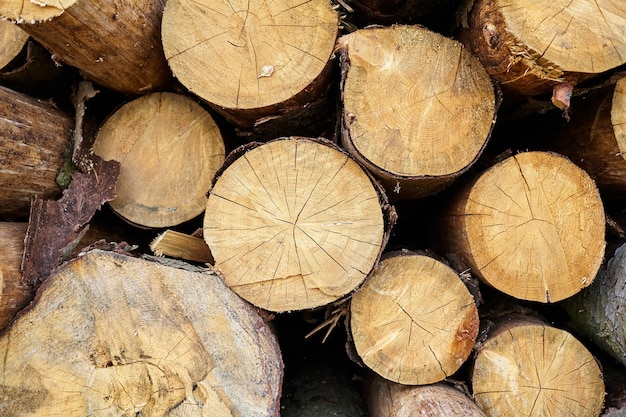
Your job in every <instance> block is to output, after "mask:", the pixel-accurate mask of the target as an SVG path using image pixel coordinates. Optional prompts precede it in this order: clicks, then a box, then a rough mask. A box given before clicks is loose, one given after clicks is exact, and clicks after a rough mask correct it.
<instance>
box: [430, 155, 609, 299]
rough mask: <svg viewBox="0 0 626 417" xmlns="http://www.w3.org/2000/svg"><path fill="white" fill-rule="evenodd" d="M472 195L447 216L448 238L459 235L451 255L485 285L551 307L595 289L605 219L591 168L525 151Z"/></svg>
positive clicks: (483, 181)
mask: <svg viewBox="0 0 626 417" xmlns="http://www.w3.org/2000/svg"><path fill="white" fill-rule="evenodd" d="M466 190H467V191H466V194H464V195H463V194H459V196H458V197H457V199H456V201H455V202H454V203H453V204H452V206H453V207H452V209H451V211H450V212H448V213H447V214H446V216H445V217H444V228H443V230H442V234H446V233H449V234H450V237H452V236H455V237H453V238H452V240H454V242H453V243H452V247H449V248H448V249H449V250H450V251H451V252H457V253H459V254H460V255H461V256H462V257H464V260H465V262H466V263H467V264H468V265H470V266H471V267H472V269H473V270H474V272H476V274H477V275H478V276H479V277H480V278H482V279H483V281H485V282H486V283H488V284H489V285H491V286H493V287H495V288H496V289H498V290H500V291H502V292H505V293H507V294H509V295H511V296H513V297H516V298H519V299H523V300H532V301H539V302H544V303H545V302H556V301H560V300H563V299H565V298H568V297H570V296H572V295H574V294H576V293H577V292H579V291H580V290H581V289H582V288H585V287H587V286H589V285H590V284H591V282H592V281H593V279H594V277H595V275H596V273H597V271H598V270H599V268H600V265H601V264H602V259H603V256H604V248H605V238H604V233H605V226H604V224H605V220H604V219H605V216H604V208H603V205H602V201H601V199H600V195H599V193H598V191H597V189H596V187H595V184H594V182H593V180H591V178H589V176H588V175H587V174H586V173H585V172H584V171H583V170H581V169H580V168H578V167H577V166H576V165H574V164H573V163H572V162H570V161H569V160H568V159H566V158H564V157H562V156H560V155H557V154H553V153H548V152H527V153H521V154H518V155H515V156H513V157H510V158H507V159H505V160H504V161H502V162H500V163H499V164H496V165H494V166H493V167H492V168H491V169H489V170H487V171H486V172H485V173H483V174H482V175H481V176H480V177H479V178H478V179H477V180H476V181H475V182H474V183H472V184H471V185H470V186H469V187H468V188H467V189H466ZM442 237H443V238H444V240H448V241H449V242H450V239H448V238H447V237H446V236H442Z"/></svg>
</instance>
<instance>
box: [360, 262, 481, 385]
mask: <svg viewBox="0 0 626 417" xmlns="http://www.w3.org/2000/svg"><path fill="white" fill-rule="evenodd" d="M350 333H351V335H352V340H353V342H354V346H355V348H356V352H357V354H358V355H359V357H360V358H361V360H362V361H363V362H364V363H365V365H367V366H368V367H369V368H371V369H372V370H373V371H375V372H376V373H378V374H379V375H381V376H382V377H384V378H386V379H388V380H391V381H394V382H398V383H401V384H408V385H416V384H420V385H423V384H431V383H434V382H438V381H442V380H443V379H445V378H446V377H448V376H450V375H452V374H453V373H455V372H456V371H457V369H459V367H460V366H461V365H462V364H463V362H465V360H466V359H467V358H468V356H469V354H470V352H471V351H472V348H473V347H474V341H475V339H476V336H477V335H478V309H477V307H476V304H475V303H474V299H473V298H472V296H471V294H470V293H469V291H468V290H467V288H466V287H465V284H463V282H462V281H461V279H460V278H459V276H458V275H457V274H456V272H455V271H454V270H452V269H451V268H450V267H448V266H447V265H445V264H443V263H441V262H439V261H437V260H436V259H433V258H431V257H429V256H425V255H421V254H416V253H410V252H400V253H394V255H393V256H389V257H387V258H385V259H383V260H382V261H381V262H380V264H379V265H378V266H377V267H376V269H375V270H374V272H373V273H372V276H371V277H370V278H369V279H368V280H367V281H366V282H365V284H364V285H363V288H361V289H360V290H359V291H357V292H356V293H355V294H354V295H353V296H352V300H351V303H350Z"/></svg>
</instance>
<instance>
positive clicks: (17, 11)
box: [0, 0, 172, 94]
mask: <svg viewBox="0 0 626 417" xmlns="http://www.w3.org/2000/svg"><path fill="white" fill-rule="evenodd" d="M163 3H164V2H163V1H161V0H158V1H153V0H124V1H94V0H69V1H66V2H58V1H48V2H45V3H44V2H23V1H21V0H9V1H5V2H2V4H0V16H3V17H5V18H7V19H10V20H12V21H14V22H17V23H18V24H19V26H20V28H22V29H23V30H24V31H25V32H27V33H28V34H30V35H31V36H32V37H33V38H34V39H35V40H37V41H38V42H39V43H41V44H42V45H44V46H45V47H46V48H47V49H49V50H50V51H51V53H53V54H54V56H55V59H57V60H59V61H61V62H64V63H66V64H69V65H72V66H74V67H76V68H79V69H80V70H81V71H82V72H83V73H84V74H85V76H86V77H87V78H89V79H91V80H92V81H95V82H96V83H98V84H100V85H103V86H106V87H108V88H111V89H113V90H116V91H119V92H121V93H125V94H144V93H147V92H150V91H154V90H159V89H163V88H165V87H167V86H168V85H169V84H170V83H171V81H172V76H171V73H170V71H169V69H168V67H167V62H166V60H165V56H164V54H163V48H162V45H161V33H160V30H161V16H162V14H163Z"/></svg>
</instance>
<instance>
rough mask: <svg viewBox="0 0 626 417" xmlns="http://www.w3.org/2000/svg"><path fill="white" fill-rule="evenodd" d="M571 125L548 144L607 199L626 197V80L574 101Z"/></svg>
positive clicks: (623, 79) (622, 79) (560, 131)
mask: <svg viewBox="0 0 626 417" xmlns="http://www.w3.org/2000/svg"><path fill="white" fill-rule="evenodd" d="M572 104H573V106H572V111H571V112H570V117H571V121H570V123H568V124H567V125H566V126H565V127H564V128H563V129H561V130H559V131H558V133H557V135H556V137H554V138H552V140H550V141H549V142H548V144H549V145H550V146H552V148H553V149H555V150H557V151H558V152H560V153H562V154H564V155H566V156H567V157H569V158H570V159H571V160H572V161H573V162H574V163H576V164H577V165H578V166H580V167H581V168H583V169H584V170H585V171H587V173H588V174H589V175H590V176H591V177H592V178H593V179H594V180H595V182H596V184H597V185H598V188H599V189H600V192H601V193H602V195H603V197H606V198H608V199H612V200H623V199H624V197H625V196H626V78H621V79H620V80H618V81H617V82H616V83H615V84H613V85H610V86H607V87H604V88H602V89H600V90H597V91H592V92H590V93H589V94H586V95H584V96H581V97H580V98H577V99H574V101H573V103H572Z"/></svg>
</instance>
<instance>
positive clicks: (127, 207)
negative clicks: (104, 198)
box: [93, 93, 225, 227]
mask: <svg viewBox="0 0 626 417" xmlns="http://www.w3.org/2000/svg"><path fill="white" fill-rule="evenodd" d="M93 150H94V152H95V153H96V154H97V155H99V156H100V157H102V158H103V159H108V160H115V161H118V162H120V177H119V179H118V182H117V197H116V198H115V200H113V201H111V202H110V205H111V208H112V209H113V210H115V212H117V213H118V214H119V215H120V216H122V217H123V218H124V219H126V220H128V221H130V222H132V223H135V224H138V225H142V226H145V227H169V226H174V225H177V224H180V223H182V222H185V221H187V220H190V219H192V218H194V217H196V216H198V215H200V214H201V213H202V211H203V210H204V208H205V206H206V192H207V191H208V190H209V188H211V180H212V179H213V176H214V175H215V172H216V171H217V170H218V168H219V167H220V166H221V165H222V162H223V161H224V152H225V151H224V141H223V139H222V135H221V133H220V131H219V129H218V127H217V125H216V124H215V121H214V120H213V118H212V117H211V115H210V113H209V112H207V111H206V110H204V109H203V108H202V107H201V106H200V105H199V104H198V103H196V102H195V101H193V100H192V99H191V98H189V97H186V96H183V95H179V94H173V93H152V94H149V95H146V96H143V97H140V98H138V99H135V100H133V101H131V102H129V103H127V104H126V105H124V106H123V107H122V108H120V109H119V110H118V111H116V112H115V113H114V114H113V115H111V116H110V117H109V118H108V119H107V121H106V122H105V123H104V124H103V125H102V126H101V127H100V129H99V131H98V134H97V136H96V140H95V143H94V146H93Z"/></svg>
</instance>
